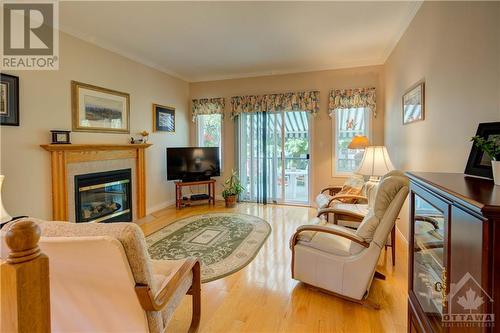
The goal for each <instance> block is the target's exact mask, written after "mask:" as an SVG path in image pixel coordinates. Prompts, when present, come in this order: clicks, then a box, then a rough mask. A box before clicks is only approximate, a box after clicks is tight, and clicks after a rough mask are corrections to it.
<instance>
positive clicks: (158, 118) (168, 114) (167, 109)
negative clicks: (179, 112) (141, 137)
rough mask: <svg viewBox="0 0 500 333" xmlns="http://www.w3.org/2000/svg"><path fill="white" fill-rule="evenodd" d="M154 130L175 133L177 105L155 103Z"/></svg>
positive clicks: (153, 108)
mask: <svg viewBox="0 0 500 333" xmlns="http://www.w3.org/2000/svg"><path fill="white" fill-rule="evenodd" d="M152 110H153V132H166V133H175V107H173V106H166V105H161V104H154V103H153V107H152Z"/></svg>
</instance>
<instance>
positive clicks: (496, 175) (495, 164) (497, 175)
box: [491, 161, 500, 185]
mask: <svg viewBox="0 0 500 333" xmlns="http://www.w3.org/2000/svg"><path fill="white" fill-rule="evenodd" d="M491 169H492V171H493V181H494V182H495V185H500V161H491Z"/></svg>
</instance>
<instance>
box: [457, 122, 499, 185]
mask: <svg viewBox="0 0 500 333" xmlns="http://www.w3.org/2000/svg"><path fill="white" fill-rule="evenodd" d="M476 136H480V137H483V138H484V139H486V140H494V141H496V142H497V144H500V122H494V123H481V124H479V126H478V128H477V132H476ZM499 158H500V156H497V160H498V159H499ZM464 173H465V174H466V175H470V176H478V177H483V178H491V179H493V171H492V169H491V159H490V157H489V156H488V155H487V154H485V153H484V152H483V151H482V150H481V149H479V148H478V147H476V146H475V145H474V144H473V145H472V148H471V151H470V154H469V159H468V160H467V166H466V167H465V172H464Z"/></svg>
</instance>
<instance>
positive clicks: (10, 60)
mask: <svg viewBox="0 0 500 333" xmlns="http://www.w3.org/2000/svg"><path fill="white" fill-rule="evenodd" d="M2 28H3V32H2V34H1V36H2V42H1V43H0V44H1V47H2V52H1V57H2V58H1V62H0V68H1V69H2V70H57V69H59V8H58V3H57V1H39V2H38V1H30V2H23V1H19V0H17V1H15V2H14V1H2Z"/></svg>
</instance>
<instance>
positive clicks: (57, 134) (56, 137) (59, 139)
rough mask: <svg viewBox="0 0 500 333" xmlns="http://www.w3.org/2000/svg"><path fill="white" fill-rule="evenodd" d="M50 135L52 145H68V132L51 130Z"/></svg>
mask: <svg viewBox="0 0 500 333" xmlns="http://www.w3.org/2000/svg"><path fill="white" fill-rule="evenodd" d="M50 133H51V134H52V144H53V145H59V144H70V143H71V141H70V138H69V134H70V133H71V132H70V131H65V130H51V131H50Z"/></svg>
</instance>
